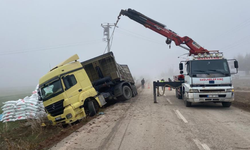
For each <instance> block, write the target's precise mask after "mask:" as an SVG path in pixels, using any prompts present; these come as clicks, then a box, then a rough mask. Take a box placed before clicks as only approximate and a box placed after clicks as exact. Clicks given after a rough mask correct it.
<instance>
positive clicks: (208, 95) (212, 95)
mask: <svg viewBox="0 0 250 150" xmlns="http://www.w3.org/2000/svg"><path fill="white" fill-rule="evenodd" d="M208 97H218V95H208Z"/></svg>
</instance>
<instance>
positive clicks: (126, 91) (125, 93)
mask: <svg viewBox="0 0 250 150" xmlns="http://www.w3.org/2000/svg"><path fill="white" fill-rule="evenodd" d="M131 97H132V90H131V89H130V87H129V86H127V85H124V86H123V87H122V95H121V96H120V97H119V99H121V100H129V99H131Z"/></svg>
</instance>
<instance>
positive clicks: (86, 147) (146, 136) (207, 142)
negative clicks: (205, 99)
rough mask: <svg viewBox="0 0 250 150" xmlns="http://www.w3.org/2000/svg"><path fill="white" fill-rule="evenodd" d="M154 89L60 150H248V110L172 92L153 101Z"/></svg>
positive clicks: (59, 146)
mask: <svg viewBox="0 0 250 150" xmlns="http://www.w3.org/2000/svg"><path fill="white" fill-rule="evenodd" d="M152 93H153V92H152V88H150V89H148V88H146V89H143V90H141V92H140V94H139V95H138V96H137V97H134V98H132V99H131V100H129V101H125V102H120V103H117V104H115V105H113V106H110V107H109V108H107V109H106V111H105V112H104V115H99V116H97V117H96V118H95V119H93V120H91V121H90V122H89V123H88V124H87V125H85V126H83V127H82V128H81V129H79V130H78V131H77V132H74V133H73V134H71V135H70V136H68V137H67V138H65V139H64V140H62V141H61V142H59V143H58V144H56V145H55V146H53V147H52V148H51V149H56V150H58V149H59V150H238V149H244V150H246V149H249V150H250V113H249V112H246V111H243V110H241V109H238V108H235V107H230V108H223V107H222V106H221V104H214V103H211V104H196V105H193V106H192V107H185V106H184V104H183V101H182V100H179V99H177V98H176V97H175V93H174V91H167V92H166V95H165V96H160V97H158V98H157V100H158V103H156V104H155V103H153V94H152Z"/></svg>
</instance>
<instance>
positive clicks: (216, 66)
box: [179, 52, 238, 107]
mask: <svg viewBox="0 0 250 150" xmlns="http://www.w3.org/2000/svg"><path fill="white" fill-rule="evenodd" d="M228 61H234V68H236V70H237V71H236V72H235V73H237V72H238V62H237V61H236V60H234V59H231V60H227V59H225V58H224V57H223V53H221V52H210V53H209V54H206V53H204V54H198V55H192V56H190V57H189V58H188V60H186V61H182V62H181V63H180V65H179V68H180V70H181V72H183V71H182V70H183V64H185V74H183V75H184V83H182V90H181V91H182V96H181V97H182V98H183V100H184V103H185V105H186V106H187V107H190V106H191V104H192V103H200V102H215V103H222V105H223V106H224V107H230V106H231V103H232V101H234V88H233V85H232V76H231V74H233V73H231V72H230V66H229V63H228Z"/></svg>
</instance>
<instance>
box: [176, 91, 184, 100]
mask: <svg viewBox="0 0 250 150" xmlns="http://www.w3.org/2000/svg"><path fill="white" fill-rule="evenodd" d="M176 97H177V98H178V99H182V98H183V95H182V90H181V88H178V89H176Z"/></svg>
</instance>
